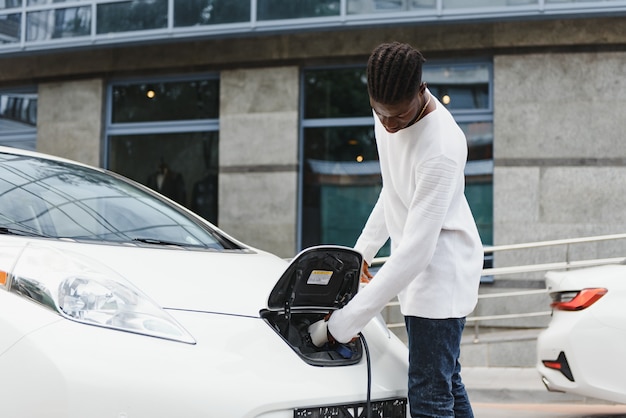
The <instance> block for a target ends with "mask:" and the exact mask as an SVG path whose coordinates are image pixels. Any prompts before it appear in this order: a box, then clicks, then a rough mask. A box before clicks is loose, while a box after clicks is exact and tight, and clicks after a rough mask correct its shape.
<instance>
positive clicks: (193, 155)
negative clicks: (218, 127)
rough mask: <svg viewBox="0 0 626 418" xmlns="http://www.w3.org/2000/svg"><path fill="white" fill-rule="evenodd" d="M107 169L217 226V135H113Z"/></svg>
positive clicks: (198, 133)
mask: <svg viewBox="0 0 626 418" xmlns="http://www.w3.org/2000/svg"><path fill="white" fill-rule="evenodd" d="M108 144H109V156H110V158H109V164H108V167H109V169H110V170H112V171H115V172H116V173H120V174H122V175H124V176H126V177H129V178H131V179H133V180H135V181H137V182H139V183H143V184H145V185H147V186H148V187H150V188H152V189H154V190H156V191H158V192H160V193H161V194H163V195H165V196H167V197H169V198H170V199H172V200H174V201H176V202H178V203H180V204H182V205H184V206H186V207H188V208H190V209H191V210H193V211H194V212H196V213H197V214H198V215H200V216H202V217H203V218H205V219H206V220H208V221H210V222H212V223H214V224H217V216H218V213H217V207H218V206H217V197H218V189H217V187H218V161H219V158H218V157H219V156H218V132H185V133H172V134H143V135H114V136H110V137H109V141H108Z"/></svg>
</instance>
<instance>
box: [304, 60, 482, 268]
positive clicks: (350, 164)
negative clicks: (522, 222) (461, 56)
mask: <svg viewBox="0 0 626 418" xmlns="http://www.w3.org/2000/svg"><path fill="white" fill-rule="evenodd" d="M423 79H424V81H425V82H426V83H427V84H428V87H429V89H430V91H431V93H432V94H433V95H435V96H436V97H437V98H439V100H440V101H441V102H442V103H444V104H445V106H446V107H447V108H448V109H449V110H450V112H451V113H452V114H453V116H454V117H455V119H456V120H457V122H458V123H459V125H460V127H461V128H462V129H463V130H464V132H465V134H466V136H467V140H468V148H469V154H468V163H467V167H466V196H467V199H468V202H469V204H470V206H471V208H472V211H473V212H474V216H475V218H476V222H477V224H478V227H479V231H480V234H481V238H482V240H483V244H485V245H490V244H492V241H493V239H492V235H493V155H492V148H493V124H492V122H493V107H492V99H491V97H492V94H491V64H489V63H468V64H428V65H425V67H424V74H423ZM302 86H303V109H302V114H303V119H302V147H301V148H302V164H301V167H302V168H301V170H302V175H301V187H300V190H301V196H300V208H301V210H300V228H299V230H300V239H299V242H300V247H301V248H306V247H309V246H312V245H318V244H338V245H347V246H353V245H354V243H355V242H356V239H357V238H358V236H359V234H360V232H361V230H362V228H363V226H364V225H365V222H366V221H367V218H368V216H369V213H370V211H371V209H372V208H373V206H374V204H375V203H376V200H377V198H378V193H379V192H380V188H381V185H382V181H381V177H380V167H379V163H378V154H377V151H376V142H375V138H374V132H373V119H372V118H373V116H372V110H371V108H370V106H369V98H368V94H367V79H366V74H365V68H364V67H362V66H359V67H348V68H332V69H328V68H321V69H307V70H305V71H304V72H303V78H302ZM388 254H389V244H387V245H386V246H385V247H383V249H381V251H380V252H379V256H384V255H388Z"/></svg>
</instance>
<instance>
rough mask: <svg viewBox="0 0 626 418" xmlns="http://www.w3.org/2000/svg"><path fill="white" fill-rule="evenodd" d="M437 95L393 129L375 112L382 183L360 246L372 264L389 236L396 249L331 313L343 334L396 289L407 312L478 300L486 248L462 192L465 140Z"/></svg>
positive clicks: (447, 313) (445, 313)
mask: <svg viewBox="0 0 626 418" xmlns="http://www.w3.org/2000/svg"><path fill="white" fill-rule="evenodd" d="M429 94H430V92H429ZM433 99H434V101H435V103H436V106H437V107H436V110H434V111H432V112H430V113H429V114H427V115H426V116H425V117H424V118H423V119H421V120H420V121H419V122H417V123H415V124H413V125H412V126H409V127H408V128H405V129H402V130H400V131H398V132H396V133H393V134H391V133H388V132H387V131H386V130H385V128H383V126H382V125H381V123H380V120H379V119H378V117H377V116H376V115H374V120H375V134H376V143H377V147H378V154H379V157H380V168H381V173H382V178H383V188H382V190H381V193H380V196H379V198H378V201H377V203H376V205H375V206H374V209H373V210H372V213H371V214H370V216H369V219H368V221H367V223H366V225H365V227H364V229H363V231H362V233H361V236H360V237H359V239H358V240H357V243H356V245H355V249H356V250H358V251H359V252H361V253H362V254H363V257H364V259H365V261H367V263H368V264H370V263H371V261H372V259H373V258H374V256H375V255H376V253H377V252H378V250H379V249H380V248H381V247H382V245H384V244H385V242H386V241H387V239H388V238H391V255H390V257H389V258H388V260H387V262H386V263H385V264H384V265H383V267H381V268H380V270H379V271H378V272H377V273H376V276H375V277H374V278H373V279H372V281H371V282H370V283H369V284H367V285H366V286H364V287H363V288H362V289H361V290H360V291H359V292H358V293H357V294H356V296H355V297H354V298H353V299H352V300H351V301H350V302H349V303H348V304H347V305H346V306H345V307H343V308H342V309H340V310H337V311H335V312H334V313H333V315H332V316H331V317H330V320H329V322H328V329H329V331H330V333H331V334H332V335H333V337H335V339H337V340H338V341H341V342H347V341H349V340H350V339H351V338H353V337H355V336H356V335H357V334H358V333H359V332H360V331H361V329H362V328H363V327H364V326H365V325H366V324H367V323H368V322H369V321H370V320H371V319H372V318H373V317H374V316H375V315H376V314H378V313H379V312H380V311H381V310H382V309H383V307H384V306H385V304H387V303H388V302H389V301H390V300H391V299H392V298H393V297H394V296H396V295H397V296H398V299H399V301H400V307H401V311H402V314H403V315H405V316H419V317H424V318H433V319H442V318H461V317H464V316H466V315H468V314H469V313H470V312H471V311H472V310H473V309H474V307H475V306H476V302H477V300H478V285H479V283H480V276H481V271H482V266H483V248H482V244H481V242H480V237H479V235H478V230H477V228H476V223H475V221H474V218H473V216H472V213H471V211H470V208H469V205H468V204H467V200H466V199H465V195H464V188H465V177H464V168H465V161H466V159H467V142H466V139H465V135H464V134H463V131H462V130H461V129H460V128H459V126H458V125H457V124H456V122H455V121H454V119H453V118H452V115H451V114H450V112H448V110H447V109H446V108H445V107H444V106H443V105H442V104H441V103H439V101H438V100H436V98H435V97H434V96H433Z"/></svg>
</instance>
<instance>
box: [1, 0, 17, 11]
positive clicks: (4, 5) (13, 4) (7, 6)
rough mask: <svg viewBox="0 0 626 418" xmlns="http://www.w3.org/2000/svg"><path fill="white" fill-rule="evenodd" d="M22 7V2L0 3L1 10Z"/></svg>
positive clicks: (5, 1) (8, 1) (14, 0)
mask: <svg viewBox="0 0 626 418" xmlns="http://www.w3.org/2000/svg"><path fill="white" fill-rule="evenodd" d="M15 7H22V0H4V1H2V2H0V10H3V9H12V8H15Z"/></svg>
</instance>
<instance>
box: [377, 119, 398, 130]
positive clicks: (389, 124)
mask: <svg viewBox="0 0 626 418" xmlns="http://www.w3.org/2000/svg"><path fill="white" fill-rule="evenodd" d="M380 123H382V124H383V126H384V127H385V128H386V129H389V130H393V129H396V128H397V127H398V121H397V119H396V118H390V117H387V116H383V117H382V118H381V120H380Z"/></svg>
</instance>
